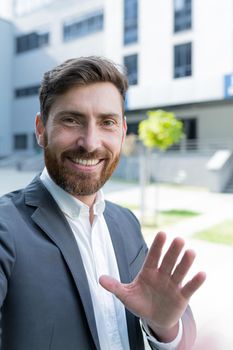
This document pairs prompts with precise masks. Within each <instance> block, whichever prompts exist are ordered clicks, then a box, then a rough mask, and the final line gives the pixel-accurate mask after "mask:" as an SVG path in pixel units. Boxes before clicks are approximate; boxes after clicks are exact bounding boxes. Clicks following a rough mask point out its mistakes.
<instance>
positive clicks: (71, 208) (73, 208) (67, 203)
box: [40, 168, 105, 219]
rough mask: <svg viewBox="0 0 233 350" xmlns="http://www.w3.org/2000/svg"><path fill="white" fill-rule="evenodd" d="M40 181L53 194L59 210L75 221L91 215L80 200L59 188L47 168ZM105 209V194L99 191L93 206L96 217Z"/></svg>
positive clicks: (86, 206)
mask: <svg viewBox="0 0 233 350" xmlns="http://www.w3.org/2000/svg"><path fill="white" fill-rule="evenodd" d="M40 179H41V181H42V182H43V184H44V185H45V187H46V188H47V190H48V191H49V192H50V193H51V195H52V196H53V198H54V199H55V201H56V202H57V204H58V206H59V208H60V209H61V210H62V212H63V213H64V214H66V215H68V216H70V217H71V218H73V219H77V218H78V217H80V216H86V215H89V207H88V205H86V204H85V203H83V202H82V201H80V200H79V199H77V198H75V197H74V196H72V195H71V194H69V193H68V192H66V191H64V190H63V189H62V188H61V187H60V186H58V185H57V184H56V183H55V182H54V181H53V180H52V179H51V177H50V176H49V173H48V171H47V169H46V168H44V170H43V172H42V174H41V175H40ZM104 209H105V201H104V194H103V191H102V190H99V191H98V192H97V195H96V199H95V203H94V206H93V210H94V215H97V216H100V215H102V214H103V212H104Z"/></svg>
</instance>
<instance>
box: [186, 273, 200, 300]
mask: <svg viewBox="0 0 233 350" xmlns="http://www.w3.org/2000/svg"><path fill="white" fill-rule="evenodd" d="M205 279H206V274H205V272H198V273H197V274H196V275H195V276H194V277H193V278H192V279H191V281H189V282H187V283H186V284H185V286H184V287H183V288H182V289H181V293H182V294H183V296H184V297H185V298H186V299H190V298H191V296H192V295H193V293H195V292H196V290H197V289H198V288H199V287H200V286H201V285H202V284H203V283H204V281H205Z"/></svg>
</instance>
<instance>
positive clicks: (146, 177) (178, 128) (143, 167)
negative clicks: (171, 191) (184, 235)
mask: <svg viewBox="0 0 233 350" xmlns="http://www.w3.org/2000/svg"><path fill="white" fill-rule="evenodd" d="M147 115H148V118H147V119H145V120H143V121H141V122H140V123H139V128H138V133H139V139H140V140H141V141H142V143H143V144H144V145H145V146H146V148H147V150H148V151H147V152H146V154H145V153H144V152H143V149H142V152H141V156H140V188H141V205H140V207H141V222H142V224H143V223H144V222H145V203H146V200H145V196H146V194H145V190H146V185H147V183H148V182H150V171H151V169H150V165H151V162H150V160H149V159H148V157H150V153H151V152H150V151H151V150H152V148H157V149H159V150H160V151H166V149H168V148H169V147H171V146H172V145H173V144H175V143H179V141H180V140H181V138H182V137H183V135H184V134H183V124H182V122H181V121H179V120H177V119H176V117H175V115H174V113H171V112H166V111H163V110H157V111H149V112H148V113H147ZM158 163H159V157H158V155H157V170H158V167H159V166H158ZM156 187H157V194H156V198H157V204H155V212H157V211H158V197H159V195H158V186H156ZM156 217H157V215H155V220H156Z"/></svg>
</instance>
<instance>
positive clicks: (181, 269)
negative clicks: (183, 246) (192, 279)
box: [172, 249, 196, 284]
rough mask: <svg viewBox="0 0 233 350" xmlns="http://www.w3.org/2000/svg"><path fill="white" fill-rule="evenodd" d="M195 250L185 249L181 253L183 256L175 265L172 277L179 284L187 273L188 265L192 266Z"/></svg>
mask: <svg viewBox="0 0 233 350" xmlns="http://www.w3.org/2000/svg"><path fill="white" fill-rule="evenodd" d="M195 256H196V254H195V252H194V251H193V250H191V249H189V250H186V252H185V253H184V255H183V258H182V259H181V261H180V263H179V264H178V265H177V266H176V268H175V270H174V272H173V275H172V279H173V281H174V282H175V283H177V284H180V283H181V282H182V281H183V279H184V277H185V276H186V274H187V273H188V271H189V269H190V267H191V266H192V263H193V261H194V259H195Z"/></svg>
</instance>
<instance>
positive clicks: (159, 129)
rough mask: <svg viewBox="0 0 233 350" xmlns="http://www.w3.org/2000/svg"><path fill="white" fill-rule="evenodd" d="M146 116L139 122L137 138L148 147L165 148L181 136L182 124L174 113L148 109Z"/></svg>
mask: <svg viewBox="0 0 233 350" xmlns="http://www.w3.org/2000/svg"><path fill="white" fill-rule="evenodd" d="M147 115H148V118H147V119H145V120H142V121H141V122H140V123H139V129H138V132H139V139H140V140H141V141H142V142H143V144H144V145H145V146H146V147H148V148H158V149H159V150H163V151H164V150H166V149H167V148H169V147H171V146H172V145H173V144H175V143H178V142H179V141H180V140H181V138H182V137H183V124H182V122H181V121H179V120H177V119H176V117H175V115H174V113H172V112H166V111H163V110H157V111H149V112H148V113H147Z"/></svg>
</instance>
